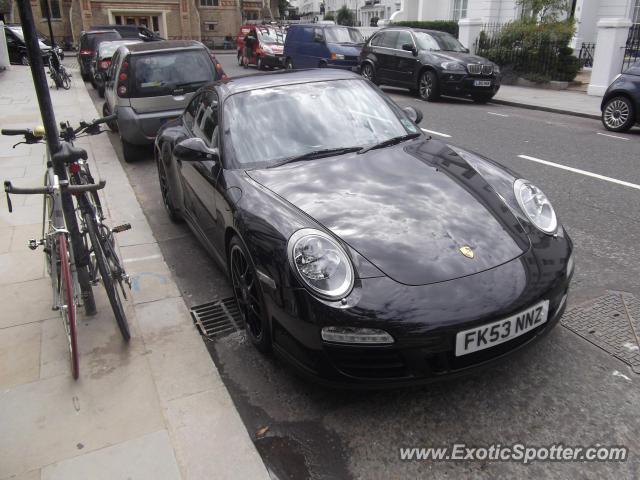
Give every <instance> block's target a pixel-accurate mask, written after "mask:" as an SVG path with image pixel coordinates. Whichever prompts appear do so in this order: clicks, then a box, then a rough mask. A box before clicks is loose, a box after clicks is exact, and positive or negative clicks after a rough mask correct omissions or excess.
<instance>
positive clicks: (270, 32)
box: [258, 28, 285, 45]
mask: <svg viewBox="0 0 640 480" xmlns="http://www.w3.org/2000/svg"><path fill="white" fill-rule="evenodd" d="M284 39H285V35H284V33H282V31H281V30H276V29H274V28H269V29H266V28H265V29H260V30H258V40H260V42H261V43H268V44H276V45H284Z"/></svg>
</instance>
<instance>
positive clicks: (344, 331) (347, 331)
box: [322, 327, 393, 345]
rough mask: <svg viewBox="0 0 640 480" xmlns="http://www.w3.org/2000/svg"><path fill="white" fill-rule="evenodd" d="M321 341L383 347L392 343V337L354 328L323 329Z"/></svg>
mask: <svg viewBox="0 0 640 480" xmlns="http://www.w3.org/2000/svg"><path fill="white" fill-rule="evenodd" d="M322 339H323V340H324V341H325V342H334V343H360V344H363V343H364V344H369V345H383V344H389V343H393V337H392V336H391V335H389V334H388V333H387V332H385V331H384V330H378V329H376V328H356V327H324V328H323V329H322Z"/></svg>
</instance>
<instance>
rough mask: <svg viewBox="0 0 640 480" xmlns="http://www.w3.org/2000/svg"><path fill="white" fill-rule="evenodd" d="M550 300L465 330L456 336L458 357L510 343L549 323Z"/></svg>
mask: <svg viewBox="0 0 640 480" xmlns="http://www.w3.org/2000/svg"><path fill="white" fill-rule="evenodd" d="M548 313H549V300H544V301H542V302H540V303H538V304H536V305H534V306H533V307H531V308H528V309H527V310H524V311H522V312H520V313H517V314H516V315H512V316H510V317H507V318H504V319H502V320H498V321H497V322H492V323H487V324H485V325H482V326H480V327H475V328H470V329H469V330H463V331H462V332H458V334H457V335H456V357H460V356H462V355H467V354H468V353H473V352H477V351H479V350H484V349H485V348H491V347H494V346H496V345H500V344H501V343H504V342H508V341H509V340H512V339H514V338H516V337H519V336H520V335H523V334H525V333H527V332H528V331H529V330H532V329H534V328H536V327H539V326H540V325H542V324H543V323H545V322H546V321H547V315H548Z"/></svg>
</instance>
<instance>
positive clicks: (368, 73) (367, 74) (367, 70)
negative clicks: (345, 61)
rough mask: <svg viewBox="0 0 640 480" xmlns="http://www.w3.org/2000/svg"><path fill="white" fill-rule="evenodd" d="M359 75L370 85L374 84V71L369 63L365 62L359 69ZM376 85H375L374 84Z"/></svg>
mask: <svg viewBox="0 0 640 480" xmlns="http://www.w3.org/2000/svg"><path fill="white" fill-rule="evenodd" d="M360 75H362V76H363V77H364V78H366V79H367V80H369V81H370V82H372V83H376V71H375V69H374V68H373V65H371V64H370V63H369V62H365V63H363V64H362V67H360ZM376 85H377V83H376Z"/></svg>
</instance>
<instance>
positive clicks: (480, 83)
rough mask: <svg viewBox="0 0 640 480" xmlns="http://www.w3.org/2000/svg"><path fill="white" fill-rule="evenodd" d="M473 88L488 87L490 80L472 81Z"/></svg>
mask: <svg viewBox="0 0 640 480" xmlns="http://www.w3.org/2000/svg"><path fill="white" fill-rule="evenodd" d="M473 86H474V87H490V86H491V80H474V81H473Z"/></svg>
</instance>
